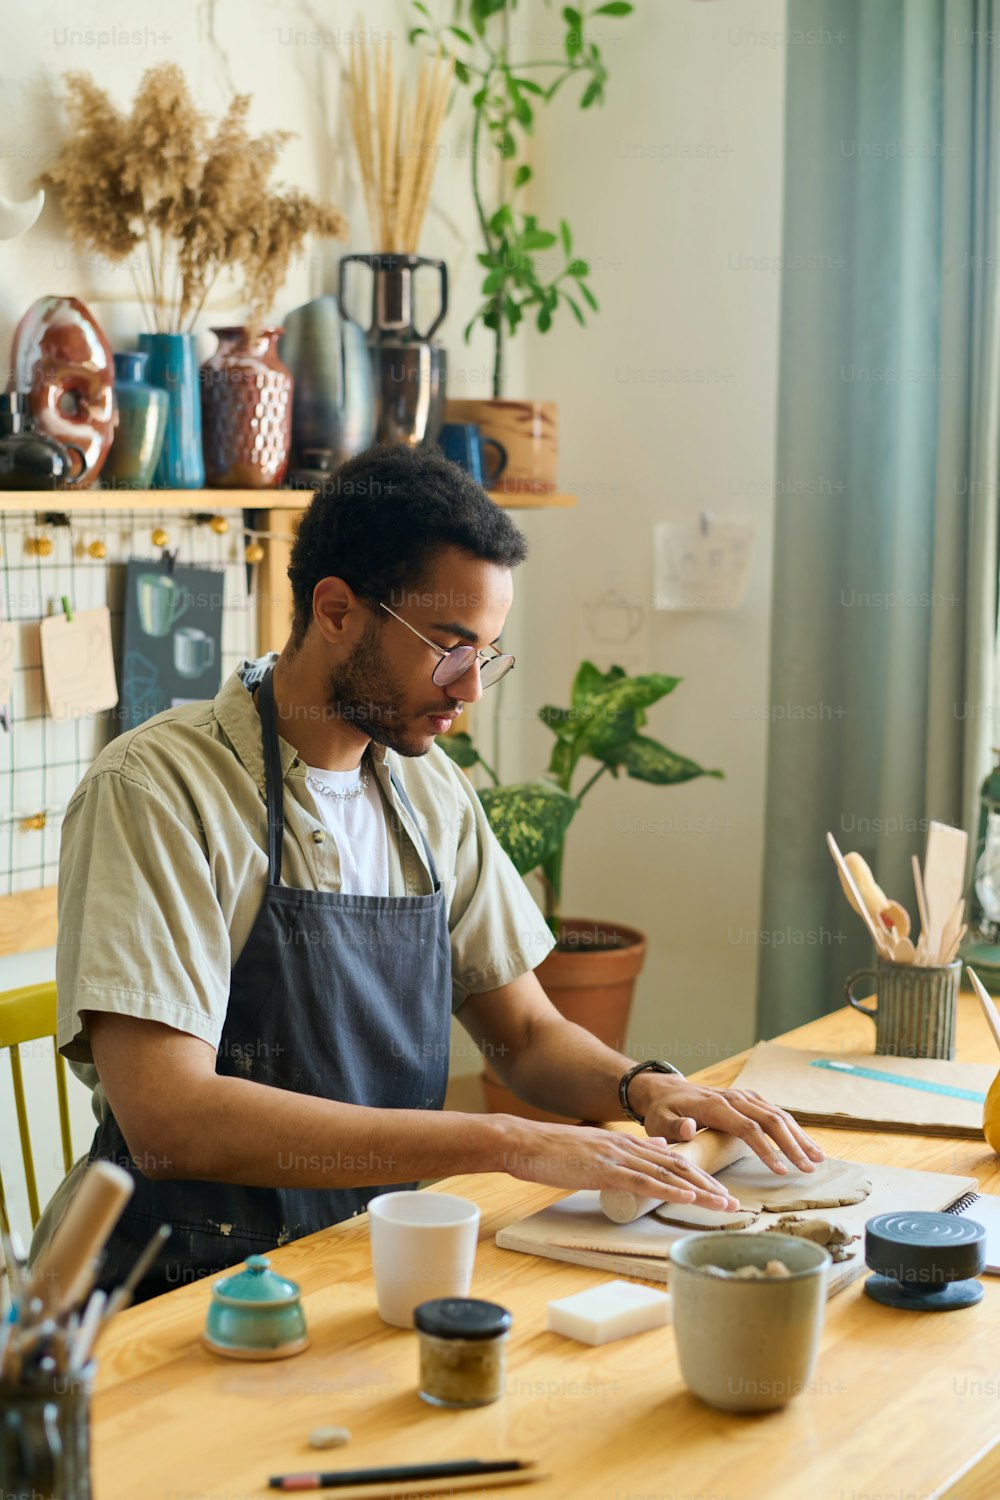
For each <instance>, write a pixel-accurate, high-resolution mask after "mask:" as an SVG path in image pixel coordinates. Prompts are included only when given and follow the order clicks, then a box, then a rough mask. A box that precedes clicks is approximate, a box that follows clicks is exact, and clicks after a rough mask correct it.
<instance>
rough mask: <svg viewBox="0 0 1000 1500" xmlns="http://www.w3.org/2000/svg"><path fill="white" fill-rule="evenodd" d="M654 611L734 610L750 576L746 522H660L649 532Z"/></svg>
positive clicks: (750, 530) (749, 536)
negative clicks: (654, 569)
mask: <svg viewBox="0 0 1000 1500" xmlns="http://www.w3.org/2000/svg"><path fill="white" fill-rule="evenodd" d="M653 536H654V544H655V556H656V561H655V568H656V574H655V586H654V603H655V606H656V608H657V609H735V608H736V606H737V605H739V604H742V602H743V596H744V595H745V593H746V587H747V580H748V578H749V576H750V559H751V555H752V550H753V549H752V543H753V526H752V525H751V523H750V522H749V521H716V520H713V519H710V518H708V517H706V516H703V517H702V520H701V521H700V523H699V522H694V523H687V524H682V523H679V522H676V521H661V522H660V523H659V524H658V525H657V526H655V527H654V528H653Z"/></svg>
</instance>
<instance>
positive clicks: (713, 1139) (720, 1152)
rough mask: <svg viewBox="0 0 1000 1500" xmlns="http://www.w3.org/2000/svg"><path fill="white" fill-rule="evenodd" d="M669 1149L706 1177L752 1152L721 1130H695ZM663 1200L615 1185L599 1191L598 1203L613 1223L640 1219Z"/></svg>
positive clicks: (626, 1222) (743, 1142)
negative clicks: (629, 1191)
mask: <svg viewBox="0 0 1000 1500" xmlns="http://www.w3.org/2000/svg"><path fill="white" fill-rule="evenodd" d="M670 1150H671V1151H673V1152H675V1153H676V1155H678V1156H683V1157H686V1159H687V1160H688V1161H689V1162H691V1164H692V1165H693V1166H696V1167H700V1168H701V1170H702V1171H703V1172H707V1173H708V1175H709V1176H710V1177H714V1176H715V1174H716V1172H721V1171H722V1169H723V1167H731V1166H732V1164H733V1162H734V1161H739V1160H740V1158H741V1157H744V1156H752V1155H753V1152H752V1151H751V1149H750V1147H749V1146H748V1145H747V1143H746V1141H741V1140H740V1138H739V1136H736V1135H724V1134H723V1132H722V1131H721V1130H699V1131H698V1133H697V1135H693V1136H692V1137H691V1139H690V1140H689V1141H680V1142H678V1143H677V1144H676V1145H671V1147H670ZM666 1201H667V1200H666V1199H664V1198H640V1197H638V1196H637V1195H636V1194H635V1193H626V1192H622V1191H620V1190H619V1189H618V1188H611V1189H609V1190H607V1191H605V1192H603V1193H602V1194H601V1207H602V1209H603V1210H604V1212H605V1213H606V1214H607V1216H608V1218H609V1219H613V1220H614V1222H615V1223H616V1224H631V1223H632V1221H633V1219H641V1218H642V1216H643V1214H649V1213H652V1211H653V1209H654V1208H659V1207H661V1205H662V1204H663V1203H665V1202H666Z"/></svg>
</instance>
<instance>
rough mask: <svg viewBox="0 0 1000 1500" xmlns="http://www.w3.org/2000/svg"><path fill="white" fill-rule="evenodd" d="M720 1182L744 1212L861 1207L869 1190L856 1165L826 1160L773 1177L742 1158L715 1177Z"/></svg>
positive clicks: (761, 1165)
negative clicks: (810, 1168) (847, 1206)
mask: <svg viewBox="0 0 1000 1500" xmlns="http://www.w3.org/2000/svg"><path fill="white" fill-rule="evenodd" d="M719 1180H720V1182H723V1183H725V1185H726V1187H727V1188H728V1189H729V1191H730V1192H731V1193H732V1194H733V1197H734V1198H738V1199H739V1201H740V1208H741V1209H742V1210H743V1211H745V1212H754V1213H760V1212H762V1211H763V1212H765V1213H778V1212H787V1211H790V1210H791V1209H803V1208H842V1207H844V1206H845V1205H846V1204H848V1203H862V1202H863V1201H864V1200H865V1198H867V1197H868V1195H869V1193H870V1192H871V1190H872V1184H871V1178H870V1177H869V1176H868V1173H867V1172H866V1171H865V1168H864V1167H863V1166H862V1165H860V1163H858V1162H854V1161H838V1160H837V1158H836V1157H832V1156H828V1157H827V1158H826V1160H825V1161H821V1162H819V1163H818V1165H817V1166H816V1169H815V1171H812V1172H796V1171H790V1172H788V1173H787V1174H786V1175H785V1176H784V1177H779V1176H777V1175H776V1174H775V1173H774V1172H772V1171H771V1169H770V1167H766V1166H765V1165H764V1163H763V1162H762V1161H761V1160H760V1158H759V1157H757V1156H746V1157H743V1158H742V1160H740V1161H737V1162H734V1163H733V1165H732V1166H731V1167H727V1168H726V1170H725V1171H724V1172H720V1173H719Z"/></svg>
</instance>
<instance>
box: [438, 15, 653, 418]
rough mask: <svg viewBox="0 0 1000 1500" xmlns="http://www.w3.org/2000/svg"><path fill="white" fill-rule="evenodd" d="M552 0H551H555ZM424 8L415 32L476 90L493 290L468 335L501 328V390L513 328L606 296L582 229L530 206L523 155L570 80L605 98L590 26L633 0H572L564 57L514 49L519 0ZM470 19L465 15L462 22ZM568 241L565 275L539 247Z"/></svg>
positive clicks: (476, 196)
mask: <svg viewBox="0 0 1000 1500" xmlns="http://www.w3.org/2000/svg"><path fill="white" fill-rule="evenodd" d="M545 3H546V4H547V5H548V4H550V0H545ZM411 4H412V5H413V8H414V10H415V11H416V12H417V14H418V15H419V17H420V20H419V22H418V23H417V24H416V25H415V26H413V27H412V29H411V31H410V40H411V42H412V41H415V40H417V39H418V38H420V37H427V38H430V39H431V40H432V41H434V42H436V43H438V44H439V45H440V46H441V48H442V49H443V50H444V51H445V52H446V53H447V54H448V55H449V56H451V57H453V58H454V60H455V76H456V78H457V79H458V81H459V83H460V84H461V85H463V86H465V87H467V88H468V89H470V90H471V94H472V112H473V120H472V151H471V159H472V197H473V201H474V202H475V205H476V215H477V218H478V221H479V231H480V235H481V237H482V241H483V249H482V251H481V252H480V254H479V256H478V260H479V264H480V265H481V266H482V267H483V270H484V272H485V275H484V277H483V282H482V287H481V292H482V297H483V300H482V302H481V303H480V305H479V307H478V308H477V309H476V311H475V312H474V313H473V315H472V317H471V318H470V319H469V322H468V323H467V325H466V328H465V339H466V342H468V340H469V338H470V336H471V334H472V330H473V328H474V327H475V326H476V324H477V323H482V324H483V325H484V327H486V328H488V329H489V330H490V331H491V333H492V334H493V338H494V355H493V394H494V396H499V395H501V394H502V389H503V352H504V336H505V333H506V335H508V336H512V335H513V334H515V333H516V332H517V329H518V325H519V324H520V323H521V322H522V321H523V320H524V318H525V317H528V316H534V319H535V324H536V327H537V328H538V330H539V332H540V333H547V332H548V330H549V328H551V326H552V320H553V318H554V317H555V315H556V313H557V312H558V310H559V307H560V304H563V303H564V304H565V305H566V307H568V308H569V309H570V311H571V312H572V314H573V316H574V317H575V318H576V320H577V322H578V323H580V324H585V323H586V315H585V313H584V305H586V307H587V308H589V309H590V311H591V312H597V310H598V308H597V298H596V297H595V296H594V293H593V292H592V291H591V289H590V287H589V286H588V284H587V280H586V278H587V276H588V275H589V274H590V267H589V265H588V264H587V262H586V261H585V260H581V259H579V258H578V257H576V256H575V255H574V253H573V236H572V232H571V230H570V227H569V225H568V224H567V222H566V220H565V219H560V221H559V231H558V234H557V233H556V232H555V231H553V230H550V229H543V228H542V227H541V226H540V225H539V223H538V219H537V217H536V216H535V215H534V214H529V213H526V212H525V211H524V210H523V209H522V208H521V206H520V198H521V194H522V191H523V189H524V188H525V187H526V186H527V185H528V183H529V182H530V181H531V167H530V166H529V165H528V163H527V162H526V161H523V160H521V161H519V160H518V157H519V156H521V155H522V153H523V150H524V147H525V140H524V137H526V136H530V135H531V133H532V131H533V129H534V126H535V118H536V114H535V112H536V110H537V109H538V107H539V106H540V105H543V104H548V103H549V102H550V100H552V99H553V98H554V97H555V95H556V94H557V93H558V92H559V90H560V89H561V88H562V86H563V85H564V84H565V83H567V82H569V81H570V80H577V81H579V83H580V84H581V89H580V94H579V103H580V108H581V109H590V108H591V107H592V106H593V105H595V104H603V102H604V85H605V83H606V82H607V78H608V70H607V67H606V66H605V63H604V58H603V56H602V53H601V49H600V46H599V44H598V43H597V42H596V41H594V40H593V38H592V37H591V35H590V23H591V22H592V21H593V20H594V19H595V17H597V16H610V17H618V16H627V15H629V14H631V12H632V9H633V6H632V5H630V4H628V3H626V0H608V3H605V4H602V5H597V6H595V7H593V9H590V10H586V9H585V8H584V7H583V6H582V5H564V6H563V7H562V11H561V15H562V20H563V23H564V25H565V33H564V35H563V48H562V53H563V55H562V56H561V57H531V58H516V59H515V58H514V57H513V56H512V55H511V48H510V44H509V37H510V18H511V15H512V13H513V12H514V11H516V10H517V5H518V0H453V4H452V20H451V21H450V22H439V21H437V20H436V19H435V18H434V16H433V15H432V13H431V10H430V7H429V6H428V5H427V4H425V3H424V0H411ZM460 21H462V22H465V21H467V23H468V29H466V26H465V25H459V24H458V23H459V22H460ZM487 144H490V145H492V147H493V148H494V150H495V151H496V152H497V153H498V154H499V157H500V163H501V171H500V183H499V193H498V197H497V198H496V200H495V206H494V207H492V209H488V208H487V206H486V200H487V194H486V191H485V187H484V183H483V161H484V157H486V156H487V154H488V153H487V151H486V149H485V148H486V146H487ZM556 246H559V247H561V250H562V254H563V258H564V264H563V266H562V269H561V270H560V271H559V272H558V274H557V275H555V276H552V277H548V276H546V275H545V274H544V273H543V270H542V267H541V265H540V262H539V259H538V257H539V256H540V255H541V254H542V253H543V252H544V251H547V250H551V249H553V248H554V247H556Z"/></svg>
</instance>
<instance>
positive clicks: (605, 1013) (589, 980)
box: [482, 917, 646, 1124]
mask: <svg viewBox="0 0 1000 1500" xmlns="http://www.w3.org/2000/svg"><path fill="white" fill-rule="evenodd" d="M645 958H646V937H645V934H644V933H641V932H639V931H638V930H637V929H636V928H634V927H626V926H625V924H624V923H623V922H595V921H591V920H589V919H587V918H582V917H567V918H565V919H564V921H563V924H562V934H561V938H560V946H559V948H556V949H554V951H553V952H552V953H550V954H549V956H548V958H546V959H544V960H543V961H542V963H540V964H539V966H538V968H537V969H536V970H535V973H536V974H537V975H538V979H539V982H540V983H541V986H542V988H543V989H544V991H545V993H546V994H547V995H548V997H549V999H550V1000H551V1001H552V1003H553V1005H554V1006H555V1007H556V1009H557V1010H558V1011H559V1013H560V1015H563V1016H565V1017H566V1019H567V1021H575V1022H576V1024H577V1025H578V1026H584V1027H586V1029H587V1030H588V1031H590V1032H593V1034H594V1036H596V1037H597V1038H598V1039H599V1040H600V1041H602V1042H604V1043H605V1044H606V1045H607V1046H609V1047H614V1049H615V1050H616V1051H617V1052H620V1051H621V1050H622V1047H623V1046H624V1043H625V1034H626V1032H627V1030H628V1019H629V1013H630V1011H631V1009H632V993H633V990H634V989H635V981H636V979H637V978H638V977H639V974H640V973H641V971H642V966H643V963H644V961H645ZM482 1084H483V1094H484V1096H485V1099H486V1106H487V1108H488V1109H489V1110H490V1112H491V1113H493V1114H510V1115H521V1116H522V1117H523V1118H525V1119H529V1120H551V1121H555V1122H557V1123H560V1124H579V1121H577V1120H567V1118H566V1116H565V1115H554V1114H547V1113H546V1112H545V1111H544V1110H539V1109H534V1108H533V1107H532V1106H531V1105H530V1104H525V1103H523V1102H522V1101H521V1100H520V1099H518V1098H517V1097H516V1095H514V1094H512V1093H511V1091H510V1089H508V1088H506V1087H505V1086H504V1084H502V1083H501V1082H500V1080H499V1079H498V1078H497V1075H496V1073H495V1072H494V1071H493V1069H492V1068H491V1067H490V1065H489V1063H487V1064H486V1066H485V1068H484V1070H483V1074H482Z"/></svg>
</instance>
